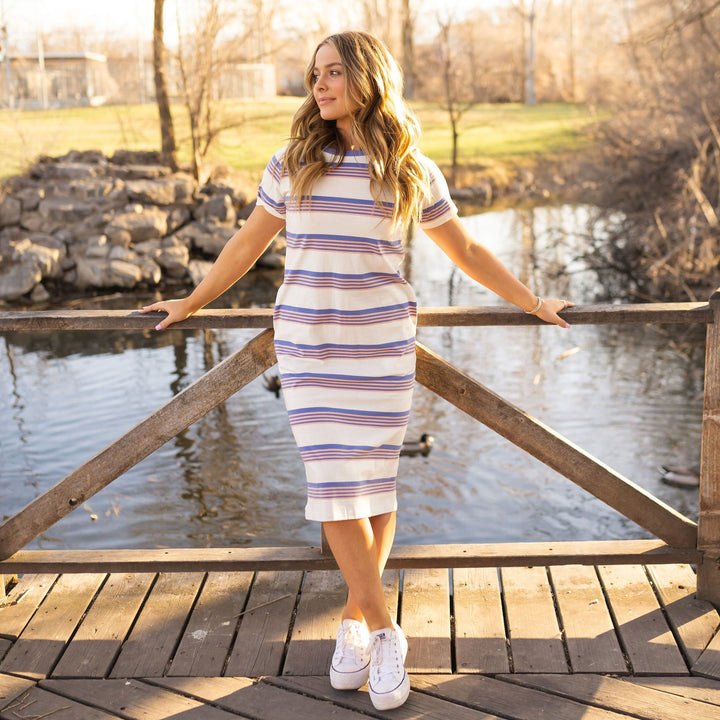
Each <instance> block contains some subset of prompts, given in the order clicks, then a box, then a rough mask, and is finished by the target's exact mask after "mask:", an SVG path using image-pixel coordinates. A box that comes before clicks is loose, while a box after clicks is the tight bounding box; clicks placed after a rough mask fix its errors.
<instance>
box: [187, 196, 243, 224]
mask: <svg viewBox="0 0 720 720" xmlns="http://www.w3.org/2000/svg"><path fill="white" fill-rule="evenodd" d="M193 217H194V218H195V219H196V220H197V221H198V222H200V223H203V224H207V223H212V224H219V225H234V224H235V222H236V221H237V215H236V214H235V208H234V207H233V203H232V199H231V197H230V196H229V195H216V196H215V197H211V198H208V199H207V200H205V201H204V202H203V203H202V204H201V205H199V206H198V207H196V208H195V210H194V211H193Z"/></svg>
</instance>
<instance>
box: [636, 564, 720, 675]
mask: <svg viewBox="0 0 720 720" xmlns="http://www.w3.org/2000/svg"><path fill="white" fill-rule="evenodd" d="M647 570H648V573H649V574H650V578H651V579H652V582H653V585H654V586H655V590H656V592H657V594H658V596H659V597H660V602H661V603H662V605H663V607H664V608H665V612H666V614H667V617H668V620H669V621H670V625H671V627H672V628H673V630H674V632H675V636H676V637H677V638H678V641H679V643H680V646H681V649H682V651H683V652H684V653H685V656H686V658H687V660H688V662H689V663H690V665H691V666H692V665H693V664H694V663H695V662H696V661H697V660H698V658H699V657H700V655H701V654H702V652H703V650H704V649H705V648H706V647H707V644H708V643H709V642H710V640H711V639H712V638H713V636H714V635H715V631H716V630H717V628H718V626H720V615H718V612H717V610H715V608H714V607H713V606H712V605H711V604H710V603H709V602H708V601H707V600H700V599H699V598H698V597H697V594H696V592H695V591H696V583H697V577H696V575H695V573H694V572H693V569H692V568H691V567H690V566H689V565H667V566H666V565H650V566H648V568H647Z"/></svg>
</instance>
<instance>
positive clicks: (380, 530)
mask: <svg viewBox="0 0 720 720" xmlns="http://www.w3.org/2000/svg"><path fill="white" fill-rule="evenodd" d="M370 525H371V527H372V531H373V536H374V537H375V547H376V549H377V565H378V573H379V575H380V578H381V580H382V574H383V571H384V570H385V563H386V562H387V559H388V556H389V555H390V550H392V545H393V540H394V539H395V513H394V512H391V513H384V514H383V515H375V516H374V517H371V518H370ZM346 618H352V619H353V620H363V619H364V617H363V613H362V610H360V607H359V606H358V604H357V602H356V601H355V598H354V597H353V594H352V592H348V598H347V603H346V604H345V610H344V612H343V620H345V619H346Z"/></svg>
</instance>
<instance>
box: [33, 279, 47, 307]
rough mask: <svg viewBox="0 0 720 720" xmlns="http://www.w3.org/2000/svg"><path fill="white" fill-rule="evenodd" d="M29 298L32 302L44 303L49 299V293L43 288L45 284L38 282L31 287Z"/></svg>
mask: <svg viewBox="0 0 720 720" xmlns="http://www.w3.org/2000/svg"><path fill="white" fill-rule="evenodd" d="M30 299H31V300H32V301H33V302H34V303H44V302H47V301H48V300H49V299H50V293H49V292H48V291H47V290H46V289H45V286H44V285H43V284H42V283H39V284H38V285H36V286H35V287H34V288H33V289H32V292H31V293H30Z"/></svg>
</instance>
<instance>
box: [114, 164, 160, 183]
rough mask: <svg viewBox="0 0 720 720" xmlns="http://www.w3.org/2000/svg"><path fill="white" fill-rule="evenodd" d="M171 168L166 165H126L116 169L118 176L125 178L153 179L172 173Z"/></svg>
mask: <svg viewBox="0 0 720 720" xmlns="http://www.w3.org/2000/svg"><path fill="white" fill-rule="evenodd" d="M170 173H171V170H170V168H169V167H165V166H164V165H125V166H123V167H119V168H117V169H116V170H115V174H116V175H117V177H119V178H122V179H123V180H142V179H144V178H148V179H153V178H160V177H165V176H166V175H170Z"/></svg>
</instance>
